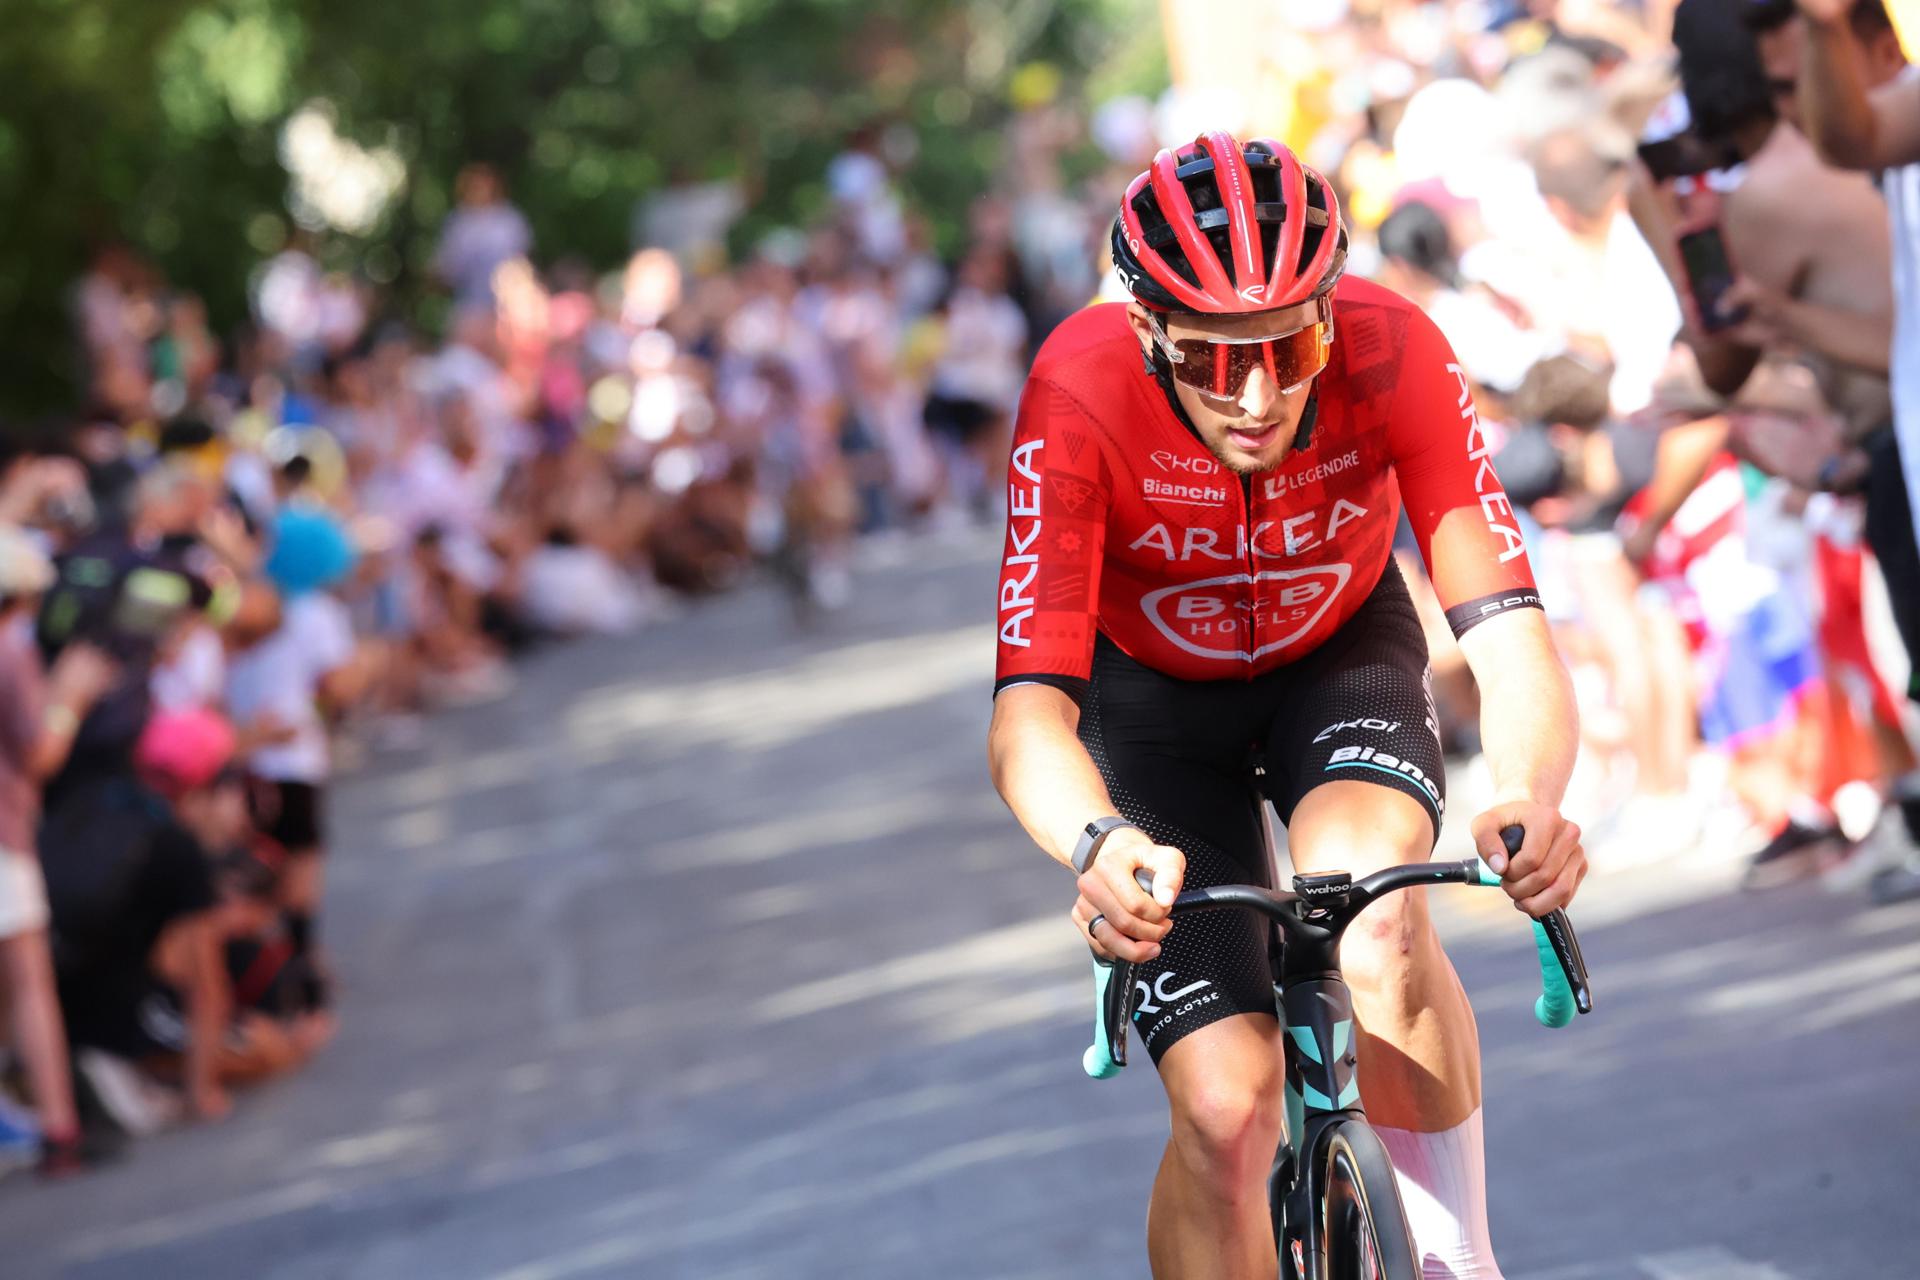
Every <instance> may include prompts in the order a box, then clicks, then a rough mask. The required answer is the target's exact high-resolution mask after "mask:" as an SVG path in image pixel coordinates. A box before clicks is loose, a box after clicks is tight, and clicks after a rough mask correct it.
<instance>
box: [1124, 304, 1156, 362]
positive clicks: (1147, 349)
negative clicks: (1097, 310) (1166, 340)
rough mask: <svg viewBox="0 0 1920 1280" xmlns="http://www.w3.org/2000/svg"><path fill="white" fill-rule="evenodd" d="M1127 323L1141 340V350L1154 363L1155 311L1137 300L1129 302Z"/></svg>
mask: <svg viewBox="0 0 1920 1280" xmlns="http://www.w3.org/2000/svg"><path fill="white" fill-rule="evenodd" d="M1127 325H1128V326H1129V327H1130V328H1131V329H1132V330H1133V336H1134V337H1136V338H1138V339H1139V340H1140V350H1141V352H1142V353H1143V354H1144V355H1145V356H1146V359H1147V363H1148V364H1149V365H1151V364H1152V363H1153V313H1152V312H1151V311H1148V310H1147V309H1146V308H1145V307H1143V306H1141V305H1140V304H1139V303H1137V302H1129V303H1128V304H1127Z"/></svg>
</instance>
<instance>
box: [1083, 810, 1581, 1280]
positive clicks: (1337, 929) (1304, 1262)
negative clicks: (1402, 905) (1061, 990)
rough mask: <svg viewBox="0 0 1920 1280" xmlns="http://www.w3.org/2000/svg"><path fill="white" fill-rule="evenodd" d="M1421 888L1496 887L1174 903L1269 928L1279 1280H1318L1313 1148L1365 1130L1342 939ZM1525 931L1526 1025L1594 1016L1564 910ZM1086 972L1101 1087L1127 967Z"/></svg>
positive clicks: (1316, 1152) (1094, 1064) (1441, 870)
mask: <svg viewBox="0 0 1920 1280" xmlns="http://www.w3.org/2000/svg"><path fill="white" fill-rule="evenodd" d="M1265 835H1266V845H1267V854H1268V860H1269V867H1270V868H1271V867H1272V866H1273V862H1274V856H1275V853H1274V847H1273V839H1272V832H1271V829H1270V828H1269V829H1267V830H1266V832H1265ZM1502 837H1503V839H1505V840H1506V842H1507V847H1508V850H1509V852H1510V853H1512V852H1517V851H1518V849H1519V845H1520V833H1519V829H1518V828H1513V827H1510V828H1508V829H1507V830H1506V831H1505V832H1502ZM1140 874H1141V875H1142V876H1144V875H1145V874H1146V873H1145V872H1142V873H1140ZM1269 878H1270V879H1271V878H1272V876H1271V875H1270V876H1269ZM1430 884H1478V885H1488V886H1497V885H1499V884H1500V878H1499V877H1498V876H1496V875H1495V874H1494V873H1493V872H1492V871H1491V870H1489V869H1488V868H1487V867H1486V866H1485V865H1484V864H1482V863H1481V862H1480V861H1479V860H1478V859H1468V860H1466V861H1460V862H1425V863H1410V864H1405V865H1400V866H1393V867H1388V868H1386V869H1384V870H1382V871H1377V872H1375V873H1374V874H1372V875H1370V876H1367V877H1366V878H1364V879H1362V880H1360V881H1357V882H1356V881H1355V880H1354V879H1353V877H1352V876H1350V875H1349V874H1347V873H1346V872H1343V871H1339V872H1329V873H1324V874H1320V875H1304V876H1295V877H1294V880H1293V885H1294V892H1292V893H1288V892H1285V891H1284V890H1273V889H1265V888H1262V887H1260V886H1258V885H1216V886H1213V887H1210V888H1205V889H1194V890H1190V891H1188V892H1186V893H1182V894H1181V895H1180V896H1179V897H1178V898H1176V899H1174V903H1173V914H1174V915H1176V916H1179V915H1184V914H1187V913H1190V912H1194V911H1211V910H1222V909H1239V910H1251V911H1254V912H1256V913H1257V914H1259V915H1261V916H1262V917H1264V918H1265V919H1266V920H1267V921H1269V922H1270V925H1271V927H1272V932H1271V934H1270V936H1269V944H1268V945H1269V953H1270V954H1271V956H1272V958H1273V972H1274V974H1275V975H1276V983H1275V987H1274V1012H1275V1014H1276V1016H1277V1017H1278V1018H1279V1020H1280V1026H1281V1031H1282V1035H1281V1047H1282V1053H1283V1055H1284V1062H1285V1095H1286V1118H1287V1128H1286V1133H1285V1134H1284V1135H1282V1137H1281V1140H1280V1147H1279V1149H1278V1151H1276V1153H1275V1155H1274V1161H1273V1168H1272V1171H1271V1172H1270V1174H1269V1175H1268V1182H1267V1191H1268V1202H1269V1205H1270V1208H1271V1212H1272V1216H1273V1228H1274V1239H1275V1242H1276V1244H1277V1245H1278V1248H1279V1253H1280V1268H1281V1275H1282V1276H1283V1277H1289V1278H1294V1277H1297V1278H1299V1280H1317V1278H1318V1277H1320V1276H1321V1275H1323V1274H1324V1271H1325V1259H1326V1254H1325V1248H1326V1241H1325V1240H1324V1239H1323V1238H1322V1228H1323V1224H1322V1223H1321V1221H1320V1217H1321V1215H1320V1214H1319V1212H1318V1211H1317V1210H1318V1206H1319V1205H1321V1204H1322V1203H1324V1201H1325V1196H1326V1187H1325V1186H1324V1185H1323V1180H1324V1177H1325V1168H1326V1161H1325V1160H1324V1159H1323V1158H1322V1149H1323V1146H1324V1144H1325V1143H1326V1141H1327V1137H1328V1134H1329V1133H1330V1131H1331V1130H1333V1129H1334V1128H1336V1127H1337V1126H1339V1125H1343V1124H1348V1123H1353V1122H1359V1123H1361V1124H1364V1123H1365V1119H1366V1110H1365V1108H1364V1106H1363V1105H1362V1103H1361V1099H1360V1075H1359V1058H1358V1051H1357V1045H1356V1043H1355V1042H1356V1039H1357V1036H1356V1034H1355V1024H1354V1016H1353V996H1352V993H1351V991H1350V990H1349V989H1348V987H1347V983H1346V979H1345V978H1344V977H1343V976H1342V975H1341V972H1340V955H1339V952H1340V939H1341V937H1342V935H1344V934H1345V932H1346V930H1347V926H1348V925H1349V924H1351V923H1352V922H1353V920H1354V918H1355V917H1356V916H1358V915H1359V914H1360V913H1361V912H1362V911H1364V910H1366V909H1367V907H1369V906H1371V905H1372V904H1373V903H1374V901H1375V900H1377V899H1378V898H1381V897H1383V896H1385V895H1386V894H1389V893H1395V892H1398V891H1399V890H1402V889H1412V888H1417V887H1419V886H1422V885H1430ZM1142 887H1145V888H1148V889H1149V890H1150V889H1151V886H1150V885H1143V886H1142ZM1533 927H1534V933H1535V940H1536V943H1537V950H1538V952H1539V959H1540V967H1541V979H1542V983H1543V985H1544V988H1545V990H1544V992H1543V994H1542V995H1541V997H1540V999H1539V1001H1538V1002H1537V1003H1536V1005H1535V1007H1534V1012H1535V1016H1536V1017H1537V1018H1538V1019H1539V1020H1540V1022H1541V1023H1542V1024H1543V1025H1546V1026H1549V1027H1557V1026H1565V1025H1566V1024H1567V1023H1568V1022H1570V1021H1571V1020H1572V1018H1573V1015H1574V1012H1575V1011H1576V1010H1578V1012H1580V1013H1587V1012H1589V1011H1591V1009H1592V1008H1593V1000H1592V996H1591V994H1590V992H1589V989H1588V985H1587V975H1586V966H1585V963H1584V961H1583V960H1582V958H1581V956H1580V948H1579V943H1578V942H1577V941H1576V940H1575V938H1574V934H1573V926H1572V925H1571V924H1570V923H1569V922H1568V920H1567V918H1566V913H1565V912H1564V911H1555V912H1553V913H1551V915H1549V916H1548V917H1547V918H1546V919H1544V920H1536V921H1534V922H1533ZM1095 971H1096V979H1097V992H1096V1002H1095V1003H1096V1022H1095V1041H1094V1045H1093V1047H1092V1048H1090V1049H1088V1050H1087V1054H1086V1057H1085V1059H1084V1065H1085V1067H1086V1070H1087V1073H1088V1074H1089V1075H1091V1076H1094V1077H1095V1078H1096V1079H1099V1078H1104V1077H1107V1076H1111V1075H1114V1074H1116V1073H1117V1072H1118V1071H1119V1069H1120V1068H1121V1067H1122V1066H1124V1065H1126V1034H1127V1030H1126V1028H1127V1026H1128V1024H1129V1023H1130V1022H1131V1021H1132V1016H1133V1000H1132V997H1133V989H1134V982H1133V966H1131V965H1122V964H1118V963H1107V962H1103V961H1099V960H1096V961H1095ZM1116 977H1117V978H1118V979H1119V982H1118V983H1117V984H1116V983H1115V978H1116ZM1395 1194H1396V1195H1397V1194H1398V1193H1397V1191H1396V1192H1395Z"/></svg>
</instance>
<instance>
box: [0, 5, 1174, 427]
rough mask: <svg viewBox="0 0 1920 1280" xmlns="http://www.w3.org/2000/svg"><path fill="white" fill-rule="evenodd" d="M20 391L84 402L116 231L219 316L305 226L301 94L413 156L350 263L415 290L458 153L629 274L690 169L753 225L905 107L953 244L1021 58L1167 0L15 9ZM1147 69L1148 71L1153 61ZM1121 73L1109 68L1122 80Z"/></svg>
mask: <svg viewBox="0 0 1920 1280" xmlns="http://www.w3.org/2000/svg"><path fill="white" fill-rule="evenodd" d="M0 18H4V19H5V39H4V41H0V84H4V85H6V86H7V88H6V90H5V91H4V92H0V332H4V334H5V336H6V342H5V348H4V349H5V355H4V356H0V406H5V407H7V408H9V409H11V410H13V411H15V412H19V411H22V410H32V409H43V408H53V407H57V406H62V405H67V404H70V403H71V397H72V396H73V395H74V394H75V391H74V385H75V382H74V377H75V374H76V372H77V370H76V367H75V355H74V351H73V344H72V342H71V338H70V331H71V328H72V324H71V317H70V290H71V286H72V284H73V282H74V280H75V279H76V277H77V276H78V274H79V272H80V271H81V270H82V269H83V268H84V266H85V263H86V260H87V257H88V254H89V252H90V250H91V248H92V247H93V246H96V245H98V244H101V243H104V242H107V241H111V240H115V239H119V240H124V241H126V242H127V243H129V244H131V245H133V246H134V247H135V248H136V249H138V250H139V251H140V252H141V253H143V254H144V255H146V256H147V257H148V258H150V259H151V260H152V261H154V262H155V263H156V264H157V265H158V266H159V267H160V268H161V270H162V271H163V272H164V273H165V274H166V275H167V276H168V277H169V278H170V279H172V280H174V281H176V282H179V283H181V284H182V285H184V286H187V287H191V288H193V289H195V290H197V291H199V292H201V293H202V294H203V295H204V296H205V297H206V299H207V301H208V304H209V306H210V308H211V309H212V311H213V314H214V316H215V319H216V321H217V322H219V323H221V324H222V325H226V324H231V323H232V322H234V321H235V320H237V319H238V318H240V317H241V316H242V315H244V309H245V283H246V278H247V275H248V273H249V272H250V271H251V270H252V268H253V267H254V265H255V264H256V263H257V262H258V260H259V258H260V257H261V255H263V254H265V253H269V252H271V251H273V250H274V249H275V248H276V247H277V245H278V243H280V242H281V241H282V240H283V238H284V236H285V235H286V234H287V232H288V230H289V228H290V225H291V224H290V221H289V206H288V199H287V192H288V178H287V174H286V172H285V170H284V169H283V168H282V164H281V159H280V132H281V126H282V125H283V124H284V122H285V120H286V119H287V117H288V115H289V114H290V113H292V112H294V111H296V110H298V109H299V108H300V107H302V106H303V105H304V104H307V103H311V102H315V101H322V102H325V103H327V104H329V107H330V109H331V111H332V114H333V117H334V120H335V124H336V127H337V129H338V130H339V131H340V132H341V133H342V134H343V135H345V136H347V137H349V138H352V139H354V140H355V141H357V142H359V143H361V144H363V145H366V146H387V147H392V148H393V149H394V150H396V151H397V152H398V153H399V154H400V156H401V157H402V158H403V159H404V161H405V165H406V179H405V184H404V186H403V188H402V189H401V192H400V194H399V196H398V198H397V199H396V200H394V201H393V202H392V204H391V205H390V207H389V209H388V211H387V213H386V215H385V216H384V218H383V219H382V220H381V222H380V223H379V224H378V225H377V226H375V227H374V228H372V229H371V230H370V231H368V232H367V233H366V234H364V235H359V236H344V235H332V236H328V237H325V238H324V239H323V244H324V252H325V254H326V256H327V259H328V261H329V262H330V263H331V264H332V265H337V266H341V267H346V268H350V269H365V270H367V271H368V272H369V274H371V275H372V276H373V277H374V278H376V279H382V280H386V279H392V280H393V281H394V283H395V284H396V286H397V290H398V293H399V296H400V297H401V298H402V299H403V300H406V301H417V300H419V299H420V298H422V297H423V296H425V295H426V293H427V290H428V286H429V282H428V281H427V280H426V278H425V263H426V261H427V260H428V258H429V256H430V254H431V251H432V244H433V239H434V236H435V235H436V233H437V229H438V226H439V223H440V220H441V218H442V217H443V216H444V214H445V212H446V209H447V207H448V205H449V203H450V201H451V199H452V187H453V180H454V177H455V175H456V174H457V173H458V171H459V168H460V166H461V165H462V164H463V163H465V162H467V161H469V160H486V161H490V162H492V163H493V164H495V165H496V166H497V167H498V168H499V169H500V170H501V171H502V172H503V173H504V174H505V175H506V177H507V181H508V186H509V189H510V191H511V192H512V196H513V199H514V200H515V202H516V203H517V204H519V205H520V206H521V207H522V208H523V209H524V210H525V211H526V213H527V214H528V216H529V218H531V219H532V221H533V224H534V228H535V234H536V237H537V243H538V245H539V247H540V253H541V255H542V257H543V258H545V259H549V260H551V259H553V258H555V257H559V256H562V255H577V256H579V257H581V258H584V259H585V260H587V261H589V262H591V263H594V264H596V265H603V266H604V265H607V264H610V263H611V262H613V261H614V260H616V259H617V258H618V256H619V255H621V254H623V253H625V252H626V251H627V250H628V249H629V248H630V247H631V234H632V232H631V228H632V218H633V211H634V207H635V204H636V202H637V201H638V200H640V199H641V198H642V197H644V196H645V195H646V194H647V193H648V192H649V191H652V190H655V189H657V188H659V187H661V186H663V185H665V184H668V183H672V182H677V181H686V180H700V179H713V178H730V179H734V180H737V181H738V182H740V183H741V184H742V186H743V188H744V189H745V190H746V192H747V194H748V196H749V198H750V200H751V201H752V212H751V213H750V215H749V219H748V222H749V227H750V228H751V227H756V226H767V225H772V224H774V223H777V222H781V221H789V220H799V219H804V218H805V217H807V216H808V215H809V214H810V213H811V212H812V211H814V210H815V209H817V207H818V206H819V205H820V203H821V202H822V200H823V193H822V190H821V187H820V179H821V174H822V171H823V169H824V167H825V164H826V161H827V160H828V158H830V157H831V155H832V154H833V153H834V152H835V151H836V150H837V149H838V148H839V147H840V146H841V145H842V144H843V142H844V140H845V138H846V136H847V134H848V132H849V131H850V130H853V129H855V128H858V127H861V126H865V125H870V124H875V123H878V124H883V125H884V124H905V125H908V126H910V127H911V129H912V131H913V134H914V136H915V137H916V138H917V140H918V143H919V147H918V150H917V152H916V155H915V158H914V160H913V163H912V165H911V168H910V171H909V173H908V175H907V185H908V187H909V194H910V196H911V197H912V198H913V199H914V200H915V202H916V203H917V204H919V205H920V206H921V207H922V208H924V209H925V210H926V211H927V212H928V213H929V214H930V215H931V216H933V217H934V219H935V221H936V224H937V225H939V226H940V227H941V228H942V230H943V231H944V232H946V233H947V234H948V235H949V236H950V235H951V234H953V232H954V231H955V229H957V228H958V227H959V226H960V225H962V224H963V222H964V218H965V212H966V204H967V201H968V199H969V198H970V196H971V195H972V194H973V193H976V192H978V191H980V190H982V189H983V188H984V186H985V185H986V183H987V180H988V170H989V169H990V168H991V166H992V165H993V163H994V162H995V160H996V157H997V154H998V148H999V129H1000V127H1001V125H1002V124H1003V123H1004V121H1005V120H1006V118H1007V114H1008V111H1009V105H1008V89H1009V85H1010V83H1011V82H1012V81H1013V80H1014V78H1015V77H1016V76H1017V75H1019V74H1020V73H1021V71H1022V69H1023V68H1031V67H1032V66H1033V65H1034V64H1043V65H1045V66H1047V67H1051V68H1054V69H1057V70H1058V72H1059V73H1060V79H1061V83H1062V85H1063V86H1064V88H1063V92H1065V93H1066V94H1068V95H1069V96H1071V95H1073V94H1075V93H1076V92H1078V87H1079V86H1081V85H1083V84H1084V83H1085V82H1086V79H1087V77H1088V75H1089V74H1093V73H1097V72H1098V71H1099V70H1100V69H1101V68H1102V67H1103V66H1105V67H1111V66H1112V65H1113V64H1114V63H1115V62H1116V61H1117V62H1119V63H1121V64H1124V65H1137V64H1139V63H1140V62H1141V54H1140V50H1141V48H1142V47H1143V43H1145V44H1147V45H1151V44H1152V43H1157V40H1158V19H1157V6H1156V5H1155V4H1153V2H1152V0H889V3H886V4H881V3H878V2H877V0H139V2H138V3H124V2H120V0H0ZM1148 61H1149V62H1151V61H1153V59H1152V56H1151V54H1149V55H1148ZM1109 78H1110V77H1109Z"/></svg>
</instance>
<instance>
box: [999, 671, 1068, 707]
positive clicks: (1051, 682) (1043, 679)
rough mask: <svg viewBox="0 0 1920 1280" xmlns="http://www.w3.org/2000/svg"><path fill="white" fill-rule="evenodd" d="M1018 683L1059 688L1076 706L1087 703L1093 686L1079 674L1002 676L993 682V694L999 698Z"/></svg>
mask: <svg viewBox="0 0 1920 1280" xmlns="http://www.w3.org/2000/svg"><path fill="white" fill-rule="evenodd" d="M1017 684H1044V685H1046V686H1047V687H1048V688H1049V689H1058V690H1059V691H1060V692H1062V693H1064V694H1066V695H1067V696H1068V697H1069V698H1072V699H1073V705H1074V706H1076V707H1084V706H1085V705H1086V704H1087V690H1088V689H1090V688H1091V687H1092V685H1091V684H1090V683H1089V682H1088V681H1086V680H1083V679H1081V678H1080V677H1079V676H1054V675H1031V676H1002V677H1001V678H1000V679H998V680H995V681H994V682H993V696H994V697H996V698H997V697H999V696H1000V691H1001V690H1002V689H1011V688H1013V686H1015V685H1017Z"/></svg>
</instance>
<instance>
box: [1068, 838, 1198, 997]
mask: <svg viewBox="0 0 1920 1280" xmlns="http://www.w3.org/2000/svg"><path fill="white" fill-rule="evenodd" d="M1143 867H1144V868H1145V869H1146V870H1147V871H1149V872H1151V873H1152V876H1153V893H1152V894H1151V895H1149V894H1148V893H1147V892H1146V890H1144V889H1142V888H1141V887H1140V885H1139V884H1138V882H1136V881H1135V880H1134V878H1133V876H1134V872H1136V871H1139V870H1140V869H1141V868H1143ZM1186 874H1187V855H1185V854H1184V853H1181V852H1180V851H1179V850H1178V849H1175V848H1174V847H1172V846H1171V845H1164V844H1155V843H1154V842H1153V840H1152V838H1151V837H1149V836H1148V835H1147V834H1146V833H1145V832H1142V831H1136V830H1133V829H1131V828H1125V829H1122V830H1119V831H1116V832H1114V833H1113V834H1112V835H1110V836H1108V837H1107V842H1106V843H1105V844H1104V845H1102V846H1101V847H1100V856H1099V857H1097V858H1095V859H1094V860H1093V865H1092V866H1090V867H1088V868H1087V873H1086V874H1085V875H1083V876H1081V877H1080V881H1079V888H1080V900H1079V901H1078V902H1075V903H1074V904H1073V922H1074V924H1075V925H1076V926H1078V927H1079V930H1080V936H1081V937H1084V938H1091V940H1092V942H1093V949H1094V950H1095V951H1096V952H1097V953H1099V955H1100V956H1101V957H1102V958H1104V959H1108V960H1113V959H1120V960H1126V961H1130V962H1132V963H1134V964H1141V963H1144V962H1146V961H1148V960H1151V959H1153V958H1154V957H1155V956H1157V955H1159V954H1160V940H1161V939H1162V938H1164V937H1166V936H1167V930H1168V929H1170V928H1172V927H1173V924H1172V921H1171V919H1170V918H1169V909H1170V908H1171V907H1172V906H1173V900H1174V898H1176V897H1177V896H1179V893H1180V884H1181V881H1182V880H1184V879H1185V878H1186ZM1097 916H1105V917H1106V919H1104V920H1102V921H1101V922H1100V925H1099V927H1098V928H1097V929H1095V930H1094V931H1093V932H1092V933H1091V934H1089V933H1088V932H1087V925H1088V924H1089V923H1090V922H1091V921H1093V920H1094V918H1095V917H1097Z"/></svg>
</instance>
